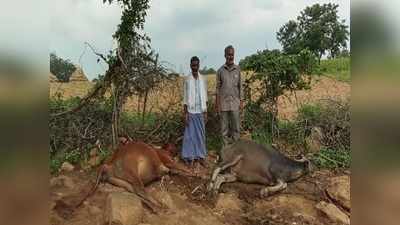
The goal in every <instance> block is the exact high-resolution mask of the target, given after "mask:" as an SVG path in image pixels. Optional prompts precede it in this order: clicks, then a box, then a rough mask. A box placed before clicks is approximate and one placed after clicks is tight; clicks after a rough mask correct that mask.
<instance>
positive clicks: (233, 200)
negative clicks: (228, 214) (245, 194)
mask: <svg viewBox="0 0 400 225" xmlns="http://www.w3.org/2000/svg"><path fill="white" fill-rule="evenodd" d="M215 208H216V209H217V210H222V211H226V210H228V209H229V210H238V211H239V210H240V209H241V208H242V206H241V201H240V200H239V198H238V197H237V196H236V195H235V194H230V193H227V194H224V193H221V194H219V196H218V200H217V203H216V205H215Z"/></svg>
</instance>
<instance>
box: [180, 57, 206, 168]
mask: <svg viewBox="0 0 400 225" xmlns="http://www.w3.org/2000/svg"><path fill="white" fill-rule="evenodd" d="M190 68H191V74H190V75H188V76H187V77H186V78H185V82H184V93H183V107H184V109H183V110H184V118H185V134H184V137H183V145H182V154H181V157H182V159H183V160H184V161H185V162H187V163H189V164H190V165H191V166H193V163H194V162H195V161H198V162H199V163H200V164H201V165H202V166H204V167H207V164H206V160H205V159H206V157H207V150H206V136H205V122H206V121H207V79H205V77H203V75H201V74H200V73H199V68H200V60H199V58H198V57H197V56H193V57H192V58H191V59H190Z"/></svg>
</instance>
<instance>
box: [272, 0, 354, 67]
mask: <svg viewBox="0 0 400 225" xmlns="http://www.w3.org/2000/svg"><path fill="white" fill-rule="evenodd" d="M338 7H339V5H338V4H332V3H328V4H323V5H320V4H314V5H312V6H309V7H306V8H305V9H304V10H303V11H301V12H300V16H298V17H297V21H294V20H290V21H289V22H288V23H286V24H285V25H283V26H282V27H281V28H280V29H279V31H278V32H277V39H278V41H279V42H280V43H281V44H282V46H283V50H284V52H285V53H287V54H297V53H299V52H300V51H301V50H302V49H305V48H308V49H309V50H311V51H312V52H313V53H314V54H315V55H317V56H318V59H319V60H320V59H321V57H322V56H323V55H324V54H325V53H326V52H328V53H329V57H331V58H335V57H336V56H338V55H339V53H340V52H341V50H343V49H346V48H347V41H348V40H349V34H350V33H349V31H348V26H347V25H346V24H345V20H340V18H339V16H338Z"/></svg>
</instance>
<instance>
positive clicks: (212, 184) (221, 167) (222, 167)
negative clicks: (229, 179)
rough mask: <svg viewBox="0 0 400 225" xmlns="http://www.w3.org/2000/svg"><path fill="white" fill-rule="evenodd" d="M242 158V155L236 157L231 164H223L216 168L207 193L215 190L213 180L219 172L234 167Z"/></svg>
mask: <svg viewBox="0 0 400 225" xmlns="http://www.w3.org/2000/svg"><path fill="white" fill-rule="evenodd" d="M242 158H243V155H238V156H236V157H235V158H234V159H233V160H232V161H231V162H228V163H225V164H223V165H221V166H220V167H217V168H216V169H215V170H214V172H213V174H212V176H211V181H210V183H209V184H208V187H207V189H208V191H211V190H215V188H214V186H215V179H216V178H217V176H218V175H219V173H220V172H221V171H223V170H226V169H227V168H229V167H232V166H234V165H236V164H237V163H239V162H240V160H242Z"/></svg>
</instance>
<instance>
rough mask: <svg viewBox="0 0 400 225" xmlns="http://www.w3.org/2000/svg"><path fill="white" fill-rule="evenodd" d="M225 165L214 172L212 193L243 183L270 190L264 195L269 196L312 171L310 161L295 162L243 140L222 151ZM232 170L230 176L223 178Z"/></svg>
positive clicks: (274, 150) (272, 150)
mask: <svg viewBox="0 0 400 225" xmlns="http://www.w3.org/2000/svg"><path fill="white" fill-rule="evenodd" d="M221 158H222V163H220V164H219V166H218V167H217V168H216V169H215V170H214V172H213V174H212V177H211V181H210V183H209V185H208V190H209V191H211V190H213V191H217V190H218V189H219V188H220V186H221V184H222V183H225V182H235V181H241V182H244V183H259V184H264V185H266V186H267V187H265V188H263V189H262V190H261V191H260V194H261V196H264V197H265V196H268V195H269V194H273V193H275V192H277V191H280V190H283V189H285V188H286V187H287V182H289V181H294V180H296V179H298V178H300V177H301V176H303V175H304V174H307V173H308V172H309V171H310V164H309V161H308V160H306V159H304V158H303V159H302V160H299V161H296V160H292V159H290V158H288V157H286V156H285V155H283V154H282V153H280V152H279V151H277V150H276V149H274V148H273V147H265V146H263V145H260V144H257V143H255V142H253V141H249V140H239V141H238V142H236V143H235V144H233V145H230V146H227V147H225V148H223V149H222V151H221ZM228 168H230V172H227V173H225V174H219V173H220V172H221V171H224V170H227V169H228Z"/></svg>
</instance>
